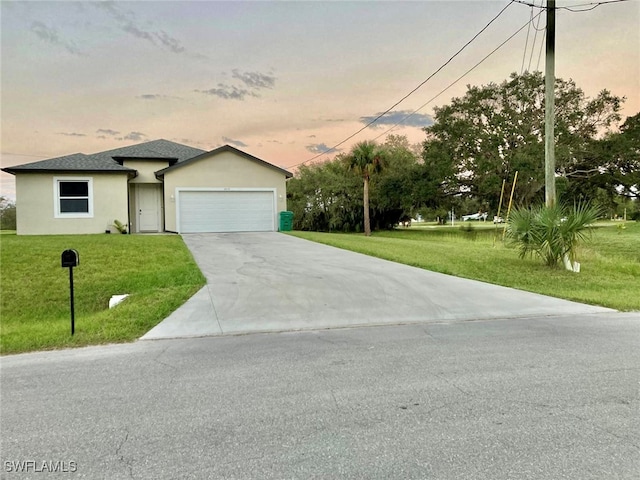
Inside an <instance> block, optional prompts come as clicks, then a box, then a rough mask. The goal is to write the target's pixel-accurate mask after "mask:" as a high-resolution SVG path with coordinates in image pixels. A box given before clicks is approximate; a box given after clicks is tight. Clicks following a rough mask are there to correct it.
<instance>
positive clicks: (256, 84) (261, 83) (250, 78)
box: [231, 68, 276, 90]
mask: <svg viewBox="0 0 640 480" xmlns="http://www.w3.org/2000/svg"><path fill="white" fill-rule="evenodd" d="M231 76H232V77H233V78H236V79H238V80H240V81H241V82H242V83H244V84H245V85H246V86H247V87H249V88H253V89H256V90H261V89H263V88H273V87H274V86H275V84H276V78H275V77H274V76H272V75H265V74H264V73H260V72H244V73H242V72H240V71H239V70H238V69H237V68H235V69H233V70H232V71H231Z"/></svg>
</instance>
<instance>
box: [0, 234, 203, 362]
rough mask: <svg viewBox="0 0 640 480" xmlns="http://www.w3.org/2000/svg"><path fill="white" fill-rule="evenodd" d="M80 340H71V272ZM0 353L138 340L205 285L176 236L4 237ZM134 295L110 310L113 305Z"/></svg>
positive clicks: (0, 255)
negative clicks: (69, 262)
mask: <svg viewBox="0 0 640 480" xmlns="http://www.w3.org/2000/svg"><path fill="white" fill-rule="evenodd" d="M69 248H73V249H75V250H77V251H78V253H79V256H80V265H79V266H78V267H76V268H74V270H73V277H74V286H75V335H74V336H73V337H72V336H71V334H70V330H71V327H70V325H71V321H70V308H69V269H68V268H62V267H61V266H60V255H61V253H62V252H63V251H64V250H66V249H69ZM0 261H1V264H0V265H1V270H0V273H1V275H0V292H1V299H0V308H1V309H0V316H1V322H0V349H1V352H2V353H3V354H8V353H18V352H26V351H32V350H45V349H54V348H62V347H72V346H83V345H91V344H102V343H111V342H127V341H132V340H134V339H136V338H139V337H140V336H141V335H143V334H144V333H145V332H147V331H148V330H149V329H151V328H152V327H153V326H154V325H156V324H157V323H158V322H160V321H161V320H162V319H164V318H165V317H167V316H168V315H169V314H170V313H171V312H172V311H173V310H175V309H176V308H177V307H179V306H180V305H181V304H183V303H184V302H185V301H186V300H187V299H188V298H189V297H191V296H192V295H193V294H194V293H195V292H197V291H198V290H199V289H200V288H201V287H202V285H204V283H205V280H204V277H203V275H202V273H201V272H200V270H199V269H198V267H197V265H196V263H195V262H194V260H193V258H192V256H191V253H190V252H189V250H188V249H187V248H186V246H185V245H184V242H183V241H182V238H181V237H179V236H177V235H148V236H147V235H73V236H55V235H54V236H16V235H7V234H3V235H2V236H1V238H0ZM125 293H128V294H130V297H129V298H127V299H126V300H125V301H124V302H123V303H121V304H120V305H118V306H116V307H115V308H113V309H111V310H109V308H108V304H109V298H110V297H111V296H112V295H116V294H125Z"/></svg>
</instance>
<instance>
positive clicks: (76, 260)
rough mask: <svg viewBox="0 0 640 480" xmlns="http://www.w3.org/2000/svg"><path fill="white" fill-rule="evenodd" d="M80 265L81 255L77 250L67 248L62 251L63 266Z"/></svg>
mask: <svg viewBox="0 0 640 480" xmlns="http://www.w3.org/2000/svg"><path fill="white" fill-rule="evenodd" d="M78 265H80V256H79V255H78V252H77V251H76V250H65V251H64V252H62V266H63V267H77V266H78Z"/></svg>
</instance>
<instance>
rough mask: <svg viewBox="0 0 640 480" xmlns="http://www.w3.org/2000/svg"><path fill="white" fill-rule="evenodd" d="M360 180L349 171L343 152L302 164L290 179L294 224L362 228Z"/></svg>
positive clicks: (306, 227)
mask: <svg viewBox="0 0 640 480" xmlns="http://www.w3.org/2000/svg"><path fill="white" fill-rule="evenodd" d="M361 185H362V182H361V180H360V179H359V178H358V177H357V176H356V175H354V174H353V172H351V171H349V168H348V164H347V162H346V160H345V157H344V155H340V156H338V157H336V158H335V159H333V160H331V161H327V162H324V163H319V164H312V165H309V166H306V165H302V166H301V167H300V168H299V169H298V171H297V172H296V176H295V177H294V178H292V179H291V180H289V182H288V183H287V197H288V202H287V203H288V208H289V209H290V210H291V211H293V214H294V217H293V218H294V228H296V229H300V230H315V231H354V230H355V231H362V228H363V218H362V194H361V188H362V187H361Z"/></svg>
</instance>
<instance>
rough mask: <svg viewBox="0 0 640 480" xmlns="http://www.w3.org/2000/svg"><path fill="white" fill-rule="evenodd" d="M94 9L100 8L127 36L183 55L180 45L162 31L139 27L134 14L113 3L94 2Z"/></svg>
mask: <svg viewBox="0 0 640 480" xmlns="http://www.w3.org/2000/svg"><path fill="white" fill-rule="evenodd" d="M92 5H93V6H95V7H96V8H101V9H102V10H104V11H105V12H107V13H108V14H109V15H110V16H111V18H113V19H114V20H115V21H116V22H117V23H118V27H119V28H120V30H122V31H123V32H125V33H128V34H129V35H132V36H134V37H136V38H139V39H141V40H146V41H148V42H150V43H152V44H153V45H156V46H157V45H158V44H159V45H161V46H162V47H165V48H166V49H168V50H169V51H171V52H173V53H184V52H185V48H184V47H183V46H182V45H181V44H180V41H179V40H178V39H176V38H174V37H172V36H171V35H169V34H168V33H167V32H165V31H164V30H153V29H149V28H145V27H144V26H143V25H141V24H140V23H139V22H138V21H137V19H136V17H135V14H134V13H133V12H131V11H124V10H122V9H121V8H120V7H119V6H118V5H116V3H115V2H112V1H107V2H95V3H92Z"/></svg>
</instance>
